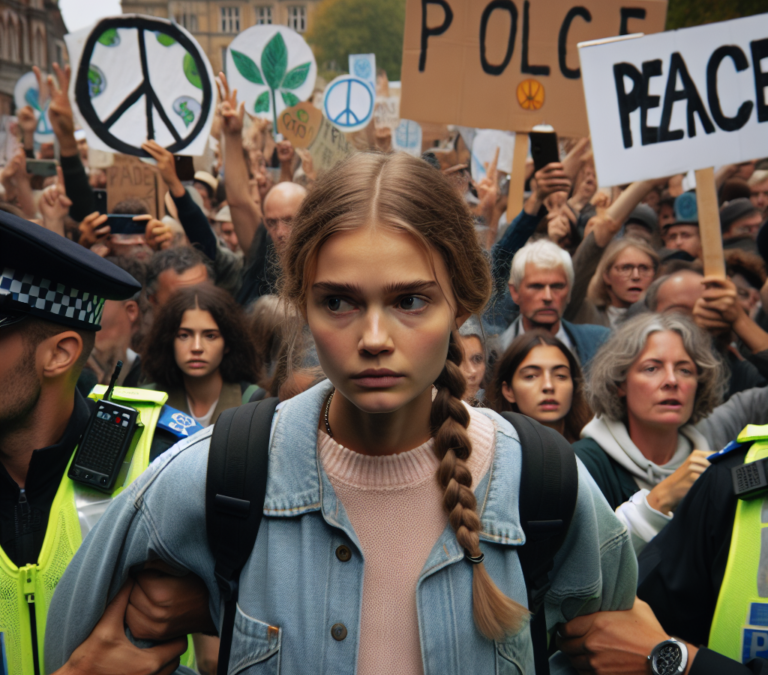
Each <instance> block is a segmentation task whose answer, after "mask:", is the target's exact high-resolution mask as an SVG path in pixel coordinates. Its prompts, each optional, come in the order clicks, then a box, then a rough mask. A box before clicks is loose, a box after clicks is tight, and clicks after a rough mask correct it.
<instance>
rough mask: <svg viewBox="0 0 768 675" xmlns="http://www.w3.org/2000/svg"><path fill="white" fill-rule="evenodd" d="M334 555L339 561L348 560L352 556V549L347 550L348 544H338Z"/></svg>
mask: <svg viewBox="0 0 768 675" xmlns="http://www.w3.org/2000/svg"><path fill="white" fill-rule="evenodd" d="M336 557H337V558H338V559H339V560H341V562H349V561H350V560H351V558H352V551H350V550H349V546H339V548H337V549H336Z"/></svg>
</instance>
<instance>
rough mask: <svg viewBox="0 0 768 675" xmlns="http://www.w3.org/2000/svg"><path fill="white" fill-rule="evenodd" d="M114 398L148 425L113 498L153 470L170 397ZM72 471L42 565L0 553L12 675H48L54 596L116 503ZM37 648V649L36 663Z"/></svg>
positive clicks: (125, 393)
mask: <svg viewBox="0 0 768 675" xmlns="http://www.w3.org/2000/svg"><path fill="white" fill-rule="evenodd" d="M105 391H106V387H96V388H94V391H93V392H92V393H91V395H90V397H89V398H93V399H95V400H98V399H100V398H101V397H102V396H103V395H104V392H105ZM112 398H113V399H114V400H118V401H125V402H126V403H128V404H129V405H131V406H132V407H134V408H136V410H137V411H138V412H139V419H140V421H141V423H142V424H143V425H144V426H143V428H141V430H140V434H137V437H138V440H137V442H136V448H135V450H134V452H133V455H132V457H131V458H130V463H129V466H128V467H126V469H127V471H126V478H125V481H124V482H123V483H122V485H121V486H120V487H119V488H117V489H116V490H115V491H114V492H113V493H112V497H114V496H116V495H118V494H119V493H120V492H122V491H123V489H124V488H125V487H127V486H128V485H129V484H130V483H131V482H132V481H133V480H135V479H136V478H137V477H138V476H139V475H141V473H142V471H144V469H146V468H147V466H149V453H150V448H151V446H152V437H153V435H154V431H155V426H156V425H157V420H158V418H159V417H160V410H161V409H162V407H163V404H164V403H165V401H166V400H167V398H168V395H167V394H165V393H164V392H160V391H146V390H143V389H131V388H127V387H115V390H114V393H113V395H112ZM72 454H73V456H74V453H72ZM71 461H72V460H71V459H70V463H71ZM68 470H69V465H67V471H68ZM67 471H65V472H64V477H63V478H62V481H61V484H60V485H59V489H58V490H57V492H56V496H55V497H54V500H53V503H52V504H51V512H50V514H49V516H48V526H47V528H46V531H45V539H44V540H43V546H42V549H41V550H40V556H39V558H38V562H37V564H36V565H25V566H24V567H20V568H19V567H16V565H14V564H13V563H12V562H11V560H10V559H9V558H8V556H7V555H6V554H5V552H4V551H3V550H2V549H0V633H2V642H0V647H2V648H3V650H4V652H5V658H6V661H7V664H8V672H9V673H12V674H13V675H36V668H38V667H39V671H37V672H38V673H43V672H44V661H43V642H44V636H45V619H46V616H47V614H48V605H49V604H50V601H51V598H52V597H53V591H54V589H55V588H56V585H57V584H58V583H59V580H60V579H61V577H62V575H63V574H64V570H65V569H66V568H67V565H68V564H69V561H70V560H72V557H73V556H74V555H75V552H76V551H77V549H78V547H79V546H80V544H81V543H82V541H83V539H84V538H85V535H86V534H88V532H90V530H91V528H92V527H93V525H95V523H96V521H97V520H98V519H99V517H100V516H101V514H103V513H104V511H105V510H106V507H107V506H108V505H109V502H110V501H111V498H112V497H110V496H109V495H105V494H104V493H101V492H98V491H96V490H91V489H90V488H87V487H85V486H83V485H80V484H78V483H75V482H74V481H72V480H70V479H69V478H68V477H67ZM33 621H34V624H35V626H34V630H33V628H32V622H33ZM34 643H36V645H37V649H36V651H37V659H35V649H33V644H34ZM1 669H2V663H1V662H0V670H1Z"/></svg>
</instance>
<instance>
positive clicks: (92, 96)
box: [64, 14, 216, 157]
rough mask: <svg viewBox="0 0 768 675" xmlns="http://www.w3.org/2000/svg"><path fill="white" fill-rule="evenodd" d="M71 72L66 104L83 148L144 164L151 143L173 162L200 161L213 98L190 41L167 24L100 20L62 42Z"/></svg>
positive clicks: (206, 69)
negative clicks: (79, 129) (73, 113)
mask: <svg viewBox="0 0 768 675" xmlns="http://www.w3.org/2000/svg"><path fill="white" fill-rule="evenodd" d="M64 39H65V41H66V43H67V50H68V52H69V59H70V63H71V65H72V80H71V82H70V86H69V96H70V100H71V101H72V102H73V103H74V106H73V107H74V108H75V109H76V112H77V116H78V119H79V121H80V124H81V126H82V127H83V129H84V130H85V134H86V138H87V139H88V147H90V148H93V149H95V150H103V151H105V152H119V153H123V154H127V155H136V156H139V157H148V156H149V155H148V154H147V153H145V152H144V151H143V150H142V149H141V144H142V143H143V142H144V141H146V140H147V139H154V140H156V141H157V142H158V143H159V144H160V145H162V146H163V147H164V148H167V149H168V150H169V151H170V152H172V153H173V154H175V155H192V156H195V155H200V154H202V153H203V150H204V149H205V145H206V143H207V142H208V135H209V134H210V131H211V125H212V123H213V111H214V110H213V109H214V105H215V103H216V95H215V92H214V87H213V71H212V70H211V64H210V63H209V61H208V57H207V56H206V55H205V52H204V51H203V49H202V47H201V46H200V45H199V44H198V42H197V40H195V38H194V37H193V36H192V34H191V33H189V32H188V31H187V30H186V29H185V28H183V27H182V26H180V25H178V24H177V23H175V22H173V21H169V20H167V19H159V18H155V17H150V16H142V15H139V14H123V15H120V16H114V17H107V18H105V19H102V20H101V21H99V22H98V23H97V24H96V25H95V26H93V27H92V28H86V29H84V30H82V31H78V32H76V33H69V34H67V35H66V36H65V37H64Z"/></svg>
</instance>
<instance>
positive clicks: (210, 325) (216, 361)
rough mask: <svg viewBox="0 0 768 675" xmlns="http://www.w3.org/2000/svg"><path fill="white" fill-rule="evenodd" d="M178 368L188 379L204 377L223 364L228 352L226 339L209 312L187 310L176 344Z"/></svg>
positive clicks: (177, 334)
mask: <svg viewBox="0 0 768 675" xmlns="http://www.w3.org/2000/svg"><path fill="white" fill-rule="evenodd" d="M173 352H174V356H175V357H176V365H177V366H178V367H179V368H181V372H182V373H184V375H187V376H188V377H205V376H206V375H210V374H211V373H213V372H214V371H215V370H216V369H217V368H218V367H219V366H220V365H221V361H222V359H223V358H224V354H225V352H226V346H225V345H224V338H223V337H222V336H221V333H220V332H219V327H218V325H217V324H216V322H215V321H214V320H213V317H212V316H211V313H210V312H207V311H205V310H203V309H188V310H187V311H186V312H184V316H182V317H181V325H180V326H179V329H178V330H177V331H176V339H175V340H174V341H173Z"/></svg>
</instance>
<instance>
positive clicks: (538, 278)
mask: <svg viewBox="0 0 768 675" xmlns="http://www.w3.org/2000/svg"><path fill="white" fill-rule="evenodd" d="M572 288H573V263H572V262H571V256H570V255H569V254H568V252H567V251H565V250H563V249H562V248H560V247H559V246H558V245H557V244H554V243H553V242H551V241H549V240H548V239H540V240H538V241H535V242H533V243H530V244H526V245H525V246H523V248H521V249H520V250H519V251H518V252H517V253H516V254H515V257H514V258H513V259H512V269H511V272H510V275H509V293H510V295H511V296H512V299H513V300H514V301H515V303H516V304H517V305H518V307H519V308H520V315H519V316H518V317H517V319H515V321H513V322H512V324H511V325H510V326H509V328H507V330H505V331H504V332H503V333H502V334H501V336H500V338H499V342H500V346H501V349H502V350H504V351H506V349H507V347H509V345H510V344H511V343H512V341H513V340H514V339H515V338H516V337H517V336H518V335H522V334H523V333H525V332H526V331H529V330H533V329H535V328H539V329H541V330H546V331H547V332H548V333H551V334H552V335H554V336H555V337H556V338H558V339H559V340H560V341H561V342H563V343H564V344H565V345H566V346H567V347H568V348H569V349H570V350H571V351H572V352H573V353H574V354H575V355H576V357H577V358H578V359H579V361H580V362H581V365H582V366H584V367H586V366H587V364H588V363H589V362H590V361H591V360H592V357H593V356H594V354H595V352H596V351H597V348H598V347H599V346H600V345H601V344H602V343H603V342H604V341H605V339H606V338H607V337H608V333H609V330H608V329H607V328H605V327H604V326H594V325H591V324H573V323H570V322H568V321H565V320H564V319H563V318H562V316H563V312H564V311H565V308H566V306H567V304H568V301H569V300H570V299H571V289H572Z"/></svg>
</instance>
